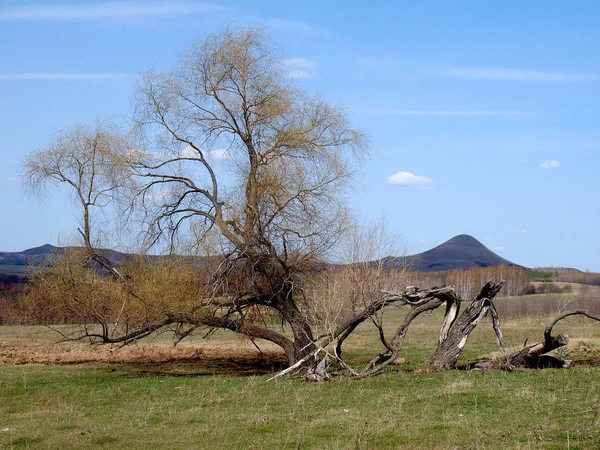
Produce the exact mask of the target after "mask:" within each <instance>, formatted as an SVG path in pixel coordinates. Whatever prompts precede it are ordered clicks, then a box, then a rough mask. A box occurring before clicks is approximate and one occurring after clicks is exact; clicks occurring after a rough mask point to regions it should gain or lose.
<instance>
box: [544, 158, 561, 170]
mask: <svg viewBox="0 0 600 450" xmlns="http://www.w3.org/2000/svg"><path fill="white" fill-rule="evenodd" d="M559 168H560V163H559V162H558V161H557V160H555V159H549V160H547V161H544V162H543V163H541V164H540V169H559Z"/></svg>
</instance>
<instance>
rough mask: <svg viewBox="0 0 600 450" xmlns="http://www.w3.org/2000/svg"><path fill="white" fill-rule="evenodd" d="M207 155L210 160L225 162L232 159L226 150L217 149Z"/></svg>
mask: <svg viewBox="0 0 600 450" xmlns="http://www.w3.org/2000/svg"><path fill="white" fill-rule="evenodd" d="M207 153H208V158H210V159H216V160H224V159H229V158H230V157H231V155H230V154H229V152H228V151H227V150H226V149H224V148H216V149H214V150H209V151H208V152H207Z"/></svg>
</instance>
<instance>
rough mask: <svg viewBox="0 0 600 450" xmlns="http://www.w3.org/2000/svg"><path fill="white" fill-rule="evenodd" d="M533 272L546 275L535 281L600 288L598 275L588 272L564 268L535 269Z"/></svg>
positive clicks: (599, 276) (599, 274)
mask: <svg viewBox="0 0 600 450" xmlns="http://www.w3.org/2000/svg"><path fill="white" fill-rule="evenodd" d="M535 271H536V272H537V273H544V274H546V277H545V278H546V279H543V280H535V281H554V282H562V283H579V284H588V285H591V286H600V273H597V272H590V271H589V270H586V271H585V272H582V271H581V270H577V269H570V268H565V267H537V268H536V269H535Z"/></svg>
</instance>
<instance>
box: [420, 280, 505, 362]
mask: <svg viewBox="0 0 600 450" xmlns="http://www.w3.org/2000/svg"><path fill="white" fill-rule="evenodd" d="M503 284H504V282H503V281H501V282H500V283H492V282H489V283H487V284H486V285H485V286H484V287H483V288H481V292H480V293H479V295H478V296H477V298H475V300H473V302H471V305H470V306H469V307H468V308H467V309H466V310H465V311H464V312H463V313H462V315H461V316H460V317H458V310H459V307H460V299H458V300H456V302H457V303H456V304H453V303H451V302H450V301H449V302H448V303H447V306H446V316H445V318H444V324H443V325H442V329H441V332H440V339H439V342H438V348H437V351H436V352H435V354H434V355H433V357H432V358H431V360H430V367H432V368H434V369H452V368H454V367H456V361H457V360H458V357H459V356H460V354H461V353H462V351H463V348H464V347H465V344H466V343H467V339H468V338H469V335H470V334H471V332H472V331H473V330H474V329H475V327H476V326H477V325H478V324H479V322H481V320H482V319H483V318H484V317H485V316H486V314H487V313H488V312H491V313H492V319H493V326H494V330H495V331H496V337H497V338H498V344H499V345H500V346H502V334H501V333H500V324H499V321H498V315H497V314H496V308H495V307H494V304H493V303H492V299H493V298H494V297H495V296H496V294H497V293H498V291H500V289H501V288H502V286H503ZM457 317H458V318H457Z"/></svg>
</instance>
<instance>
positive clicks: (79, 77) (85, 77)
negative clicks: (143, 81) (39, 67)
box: [0, 72, 135, 81]
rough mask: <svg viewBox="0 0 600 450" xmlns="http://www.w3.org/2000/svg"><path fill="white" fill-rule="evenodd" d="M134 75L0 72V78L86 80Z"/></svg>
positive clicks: (117, 73)
mask: <svg viewBox="0 0 600 450" xmlns="http://www.w3.org/2000/svg"><path fill="white" fill-rule="evenodd" d="M134 76H135V75H133V74H129V73H122V72H21V73H0V80H56V81H87V80H114V79H119V78H131V77H134Z"/></svg>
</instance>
